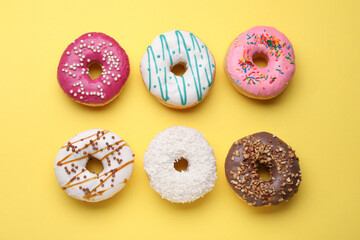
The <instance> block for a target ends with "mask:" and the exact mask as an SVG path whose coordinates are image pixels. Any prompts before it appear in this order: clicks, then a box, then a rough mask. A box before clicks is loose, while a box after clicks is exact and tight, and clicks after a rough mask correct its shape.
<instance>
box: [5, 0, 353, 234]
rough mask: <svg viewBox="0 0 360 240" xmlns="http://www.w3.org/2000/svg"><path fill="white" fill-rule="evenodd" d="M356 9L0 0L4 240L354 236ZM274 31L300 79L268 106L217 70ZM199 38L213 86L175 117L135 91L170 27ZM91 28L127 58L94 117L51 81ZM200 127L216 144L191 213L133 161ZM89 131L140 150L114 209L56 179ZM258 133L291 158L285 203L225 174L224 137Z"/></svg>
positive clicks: (315, 4) (339, 4) (347, 5)
mask: <svg viewBox="0 0 360 240" xmlns="http://www.w3.org/2000/svg"><path fill="white" fill-rule="evenodd" d="M359 8H360V2H359V1H347V2H344V1H321V2H320V1H314V0H312V1H300V2H299V3H294V2H292V1H275V2H274V1H260V0H257V1H239V0H236V1H227V0H221V1H210V2H209V1H194V0H181V1H165V0H164V1H158V0H153V1H149V2H145V1H130V0H129V1H114V2H108V1H92V0H87V1H45V0H44V1H2V3H1V8H0V29H1V38H0V43H1V44H0V53H1V57H0V67H1V80H0V81H1V94H0V109H1V113H2V118H1V140H0V141H1V142H0V146H1V175H0V181H1V183H0V186H1V198H0V203H1V205H0V239H1V240H3V239H4V240H7V239H53V240H56V239H88V240H90V239H290V236H291V239H360V231H359V230H358V226H359V223H360V221H359V220H360V219H359V215H360V211H359V210H360V205H359V198H360V187H359V184H360V181H359V179H360V178H359V177H358V173H359V167H360V151H359V134H360V131H359V128H360V127H359V123H360V111H359V110H360V106H359V102H358V101H359V96H358V95H359V88H360V79H359V68H358V65H359V61H358V60H359V58H358V56H359V52H360V44H359V38H360V33H359V24H360V18H359V12H358V11H359ZM255 25H269V26H274V27H276V28H277V29H279V30H280V31H282V32H284V33H285V34H286V35H287V36H288V38H289V39H290V41H291V42H292V44H293V46H294V49H295V54H296V64H297V65H296V67H297V69H296V73H295V75H294V78H293V80H292V82H291V83H290V85H289V87H288V88H287V89H286V91H285V92H284V93H283V94H281V95H280V96H279V97H277V98H276V99H274V100H270V101H264V102H260V101H256V100H252V99H248V98H246V97H243V96H242V95H240V94H239V93H237V92H236V91H235V90H234V89H233V88H232V86H231V85H230V84H229V82H228V80H227V79H226V78H225V74H224V70H223V66H222V62H223V57H224V55H225V52H226V50H227V47H228V46H229V43H230V41H232V40H233V39H234V38H235V37H236V36H237V35H238V34H239V33H241V32H242V31H244V30H247V29H248V28H250V27H252V26H255ZM175 28H176V29H183V30H187V31H191V32H193V33H195V34H196V35H197V36H198V37H199V38H201V39H202V40H203V41H204V42H205V43H206V44H207V46H208V48H209V49H210V50H211V52H212V53H213V54H214V57H215V59H216V63H217V65H216V71H217V73H216V79H215V85H214V87H213V89H212V91H211V92H210V94H209V96H208V98H207V99H205V101H204V102H203V103H201V104H200V105H198V106H197V107H195V108H193V109H190V110H185V111H178V110H172V109H169V108H167V107H165V106H163V105H162V104H160V103H159V102H157V101H156V100H155V99H154V98H153V97H152V96H151V95H150V94H149V93H148V91H147V90H146V88H145V87H144V86H143V83H142V80H141V75H140V72H139V62H140V59H141V57H142V55H143V53H144V52H145V50H146V47H147V45H148V44H150V42H151V41H152V39H153V38H154V37H155V36H156V35H158V34H160V33H162V32H165V31H169V30H171V29H175ZM88 31H101V32H104V33H106V34H108V35H110V36H112V37H113V38H115V39H116V40H117V41H118V42H119V43H120V44H121V45H122V46H123V47H124V49H125V50H126V51H127V53H128V55H129V57H130V64H131V74H130V77H129V79H128V83H127V85H126V86H125V88H124V90H123V92H122V93H121V95H120V96H119V97H118V98H117V99H116V100H115V101H114V102H112V103H111V104H109V105H108V106H106V107H103V108H91V107H85V106H82V105H80V104H77V103H74V102H72V101H70V100H69V98H68V97H67V96H66V95H65V94H64V93H63V92H62V90H61V89H60V87H59V86H58V83H57V79H56V69H57V65H58V61H59V59H60V56H61V54H62V51H63V50H64V49H65V47H66V46H67V45H68V44H69V43H70V42H71V41H72V40H74V39H75V38H77V37H78V36H80V35H81V34H83V33H85V32H88ZM173 125H184V126H188V127H193V128H196V129H198V130H199V131H200V132H202V133H204V134H205V137H206V139H207V140H208V142H209V143H210V145H211V146H212V147H213V148H214V150H215V154H216V159H217V166H218V180H217V181H216V185H215V188H214V190H213V191H212V192H210V193H209V194H207V195H206V196H205V198H202V199H200V200H198V201H196V202H195V203H193V204H188V205H177V204H171V203H169V202H167V201H166V200H162V199H161V198H160V197H159V195H158V194H157V193H155V192H154V191H153V190H152V189H151V187H150V185H149V182H148V179H147V177H146V174H145V171H144V170H143V163H142V157H143V155H144V152H145V151H146V148H147V146H148V144H149V142H150V141H151V139H152V138H153V137H154V136H155V135H156V134H157V133H158V132H159V131H162V130H164V129H165V128H167V127H169V126H173ZM90 128H103V129H108V130H111V131H113V132H115V133H117V134H119V135H120V136H121V137H122V138H124V139H125V140H126V141H127V142H128V143H129V144H130V145H131V147H132V149H133V151H134V152H135V153H136V157H135V166H134V171H133V175H132V177H131V179H130V181H129V183H128V185H127V186H126V187H125V188H124V189H123V190H122V191H121V192H120V193H119V194H117V195H116V196H115V197H113V198H112V199H110V200H107V201H104V202H100V203H96V204H88V203H83V202H80V201H77V200H74V199H71V198H70V197H68V196H67V195H66V194H65V192H64V191H62V190H61V189H60V187H59V186H58V183H57V181H56V178H55V174H54V170H53V162H54V158H55V155H56V153H57V151H58V149H59V147H60V146H61V145H62V144H63V143H64V142H65V141H66V140H68V139H69V138H70V137H71V136H73V135H74V134H76V133H78V132H81V131H84V130H86V129H90ZM262 130H266V131H269V132H272V133H275V134H277V135H278V136H279V137H280V138H282V139H283V140H285V141H286V142H287V143H288V144H290V145H291V146H292V147H293V148H294V149H295V150H296V151H297V155H298V156H299V157H300V160H301V161H300V164H301V165H300V166H301V169H302V171H303V182H302V183H301V185H300V190H299V192H298V193H297V194H296V195H295V197H294V198H293V199H291V201H290V202H288V203H286V204H282V205H280V206H278V207H271V208H252V207H249V206H247V205H246V204H245V203H244V202H243V201H242V200H240V199H238V198H237V197H236V196H235V194H234V193H233V191H232V190H231V188H230V187H229V186H228V183H227V182H226V179H225V175H224V160H225V157H226V154H227V152H228V149H229V148H230V146H231V144H232V142H233V141H234V140H236V139H238V138H240V137H243V136H245V135H248V134H251V133H254V132H258V131H262Z"/></svg>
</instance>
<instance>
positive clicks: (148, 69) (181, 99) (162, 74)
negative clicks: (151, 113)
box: [140, 30, 215, 108]
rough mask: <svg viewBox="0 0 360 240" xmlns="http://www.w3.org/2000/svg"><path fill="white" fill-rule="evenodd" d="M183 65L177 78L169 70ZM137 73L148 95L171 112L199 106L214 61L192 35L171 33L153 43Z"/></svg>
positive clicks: (158, 37)
mask: <svg viewBox="0 0 360 240" xmlns="http://www.w3.org/2000/svg"><path fill="white" fill-rule="evenodd" d="M177 64H183V65H185V69H186V71H185V73H184V74H183V75H182V76H177V75H175V74H174V73H172V71H171V69H172V67H173V66H175V65H177ZM140 71H141V74H142V77H143V80H144V83H145V85H146V87H147V89H148V90H149V92H150V93H151V94H152V95H153V96H154V97H156V99H158V100H159V101H160V102H161V103H163V104H165V105H166V106H169V107H173V108H188V107H192V106H194V105H196V104H198V103H200V102H201V101H202V100H203V99H204V98H205V97H206V95H207V94H208V92H209V90H210V88H211V87H212V85H213V81H214V76H215V60H214V57H213V56H212V54H211V53H210V51H209V50H208V49H207V47H206V45H205V44H204V43H203V42H202V41H201V40H200V39H199V38H197V37H196V36H195V35H194V34H192V33H190V32H186V31H179V30H173V31H170V32H166V33H163V34H161V35H159V36H157V37H155V39H154V40H153V42H152V43H151V45H150V46H148V47H147V50H146V52H145V54H144V56H143V57H142V59H141V62H140Z"/></svg>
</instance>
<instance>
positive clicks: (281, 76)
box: [226, 26, 295, 97]
mask: <svg viewBox="0 0 360 240" xmlns="http://www.w3.org/2000/svg"><path fill="white" fill-rule="evenodd" d="M255 54H265V55H266V56H267V57H268V65H267V66H266V67H265V68H260V67H257V66H256V65H255V64H254V63H253V59H252V58H253V56H254V55H255ZM226 63H227V71H228V73H229V74H230V76H231V78H232V80H233V81H234V82H235V83H236V84H237V85H238V86H239V87H241V88H242V89H243V90H245V91H246V92H248V93H250V94H252V95H255V96H261V97H271V96H276V95H277V94H279V93H281V92H282V91H283V90H284V88H285V87H286V85H287V83H288V82H289V81H290V79H291V77H292V76H293V74H294V72H295V55H294V50H293V47H292V45H291V43H290V41H289V40H288V39H287V37H286V36H285V35H284V34H283V33H281V32H279V31H278V30H276V29H275V28H273V27H264V26H257V27H253V28H250V29H249V30H248V31H246V32H244V33H242V34H240V35H239V36H238V37H237V38H236V39H235V41H234V42H233V43H232V44H231V46H230V48H229V52H228V57H227V60H226Z"/></svg>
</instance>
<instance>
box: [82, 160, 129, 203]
mask: <svg viewBox="0 0 360 240" xmlns="http://www.w3.org/2000/svg"><path fill="white" fill-rule="evenodd" d="M133 162H134V160H131V161H129V162H127V163H125V164H123V165H121V166H119V167H117V168H115V169H112V170H110V171H108V172H106V173H104V174H102V175H101V176H100V177H102V176H104V175H107V174H108V173H110V172H113V174H115V173H116V172H118V171H120V170H121V169H123V168H124V167H126V166H127V165H129V164H131V163H133ZM111 175H112V174H110V175H109V176H108V177H107V178H105V179H104V181H103V182H101V183H100V184H98V185H97V186H96V187H95V188H93V189H92V190H91V191H90V192H89V194H88V195H85V196H84V197H83V198H85V199H86V198H88V199H89V198H92V197H94V196H93V195H95V196H97V195H96V193H95V194H92V195H91V193H93V192H94V191H95V190H96V189H97V188H98V187H100V186H101V185H102V184H104V183H105V182H106V181H107V180H109V178H110V177H111ZM125 179H126V178H125ZM125 179H124V181H123V182H122V183H124V182H127V180H125ZM100 192H101V191H100Z"/></svg>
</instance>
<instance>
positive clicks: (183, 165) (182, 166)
mask: <svg viewBox="0 0 360 240" xmlns="http://www.w3.org/2000/svg"><path fill="white" fill-rule="evenodd" d="M188 166H189V162H188V160H186V159H185V158H180V159H177V160H175V162H174V168H175V170H176V171H178V172H182V171H184V172H185V171H187V169H188Z"/></svg>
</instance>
